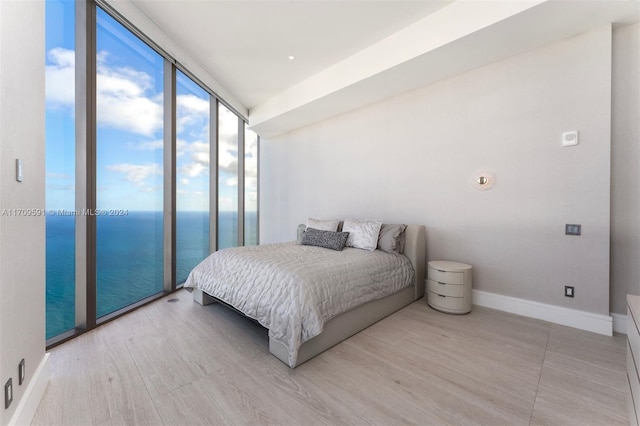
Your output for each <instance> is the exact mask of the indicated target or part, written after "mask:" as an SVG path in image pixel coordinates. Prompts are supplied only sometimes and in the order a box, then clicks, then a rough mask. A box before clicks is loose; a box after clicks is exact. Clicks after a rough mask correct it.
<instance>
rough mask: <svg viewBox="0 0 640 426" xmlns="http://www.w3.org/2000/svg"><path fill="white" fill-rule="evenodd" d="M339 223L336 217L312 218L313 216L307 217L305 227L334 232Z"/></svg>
mask: <svg viewBox="0 0 640 426" xmlns="http://www.w3.org/2000/svg"><path fill="white" fill-rule="evenodd" d="M339 224H340V221H339V220H338V219H336V220H318V219H313V218H311V217H310V218H309V220H307V228H313V229H317V230H319V231H331V232H336V231H337V230H338V225H339Z"/></svg>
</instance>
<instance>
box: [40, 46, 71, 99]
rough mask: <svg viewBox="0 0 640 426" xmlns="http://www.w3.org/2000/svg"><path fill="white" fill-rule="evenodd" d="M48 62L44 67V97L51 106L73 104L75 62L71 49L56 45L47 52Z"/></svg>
mask: <svg viewBox="0 0 640 426" xmlns="http://www.w3.org/2000/svg"><path fill="white" fill-rule="evenodd" d="M47 57H48V59H49V62H51V64H49V65H47V66H46V68H45V75H46V84H45V97H46V101H47V104H49V105H51V106H53V107H71V106H73V105H74V104H75V92H76V90H75V89H76V88H75V63H76V54H75V52H74V51H73V50H68V49H63V48H60V47H56V48H54V49H51V50H50V51H49V53H48V54H47Z"/></svg>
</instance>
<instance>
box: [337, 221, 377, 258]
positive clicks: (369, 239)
mask: <svg viewBox="0 0 640 426" xmlns="http://www.w3.org/2000/svg"><path fill="white" fill-rule="evenodd" d="M381 227H382V220H381V219H364V220H358V219H345V220H344V224H343V225H342V232H348V233H349V239H347V246H348V247H355V248H359V249H364V250H369V251H374V250H375V249H376V247H377V246H378V235H379V234H380V228H381Z"/></svg>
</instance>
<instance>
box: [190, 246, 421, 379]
mask: <svg viewBox="0 0 640 426" xmlns="http://www.w3.org/2000/svg"><path fill="white" fill-rule="evenodd" d="M413 282H414V270H413V267H412V266H411V263H410V262H409V259H407V258H406V257H405V256H403V255H395V254H389V253H385V252H383V251H380V250H375V251H373V252H370V251H365V250H360V249H355V248H349V247H348V248H345V249H344V250H343V251H333V250H329V249H325V248H320V247H313V246H303V245H300V244H298V243H297V242H290V243H280V244H267V245H259V246H247V247H235V248H229V249H224V250H220V251H217V252H215V253H213V254H211V255H210V256H209V257H207V258H206V259H205V260H203V261H202V262H201V263H200V264H199V265H198V266H196V267H195V268H194V269H193V271H191V273H190V274H189V277H188V278H187V281H186V282H185V284H184V286H185V287H186V288H190V287H193V288H198V289H200V290H202V291H204V292H205V293H207V294H209V295H211V296H213V297H215V298H217V299H219V300H221V301H223V302H225V303H227V304H229V305H231V306H233V307H234V308H236V309H238V310H239V311H240V312H242V313H244V314H245V315H246V316H248V317H250V318H253V319H255V320H256V321H258V322H259V323H260V324H262V325H263V326H264V327H266V328H267V329H269V337H270V338H272V339H275V340H277V341H280V342H282V343H284V344H285V345H286V346H287V347H288V349H289V365H290V366H294V365H296V360H297V355H298V349H299V347H300V345H302V343H304V342H306V341H307V340H309V339H312V338H313V337H315V336H317V335H319V334H320V333H322V330H323V327H324V324H325V323H326V322H327V321H329V320H330V319H331V318H333V317H335V316H337V315H339V314H341V313H344V312H347V311H349V310H351V309H353V308H355V307H357V306H360V305H362V304H364V303H366V302H369V301H371V300H375V299H381V298H383V297H386V296H388V295H390V294H393V293H396V292H398V291H400V290H402V289H403V288H406V287H409V286H411V285H413Z"/></svg>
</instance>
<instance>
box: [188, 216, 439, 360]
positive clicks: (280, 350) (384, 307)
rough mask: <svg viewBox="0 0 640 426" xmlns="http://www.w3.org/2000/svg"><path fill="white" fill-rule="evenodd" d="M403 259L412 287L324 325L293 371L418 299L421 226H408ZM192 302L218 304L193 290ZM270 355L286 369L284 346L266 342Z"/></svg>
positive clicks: (422, 252)
mask: <svg viewBox="0 0 640 426" xmlns="http://www.w3.org/2000/svg"><path fill="white" fill-rule="evenodd" d="M404 255H405V256H406V257H407V258H409V261H411V264H412V265H413V269H414V270H415V272H416V274H415V282H414V285H413V286H411V287H407V288H405V289H403V290H400V291H399V292H397V293H394V294H392V295H390V296H387V297H385V298H382V299H378V300H372V301H370V302H367V303H365V304H364V305H361V306H359V307H357V308H354V309H351V310H350V311H347V312H345V313H343V314H340V315H338V316H336V317H334V318H332V319H331V320H330V321H328V322H327V323H326V324H325V325H324V330H323V331H322V334H320V335H318V336H316V337H314V338H313V339H310V340H308V341H306V342H304V343H303V344H302V346H301V347H300V350H299V352H298V360H297V363H296V365H294V366H292V367H294V368H295V367H297V366H298V365H300V364H302V363H303V362H305V361H308V360H309V359H311V358H313V357H314V356H316V355H318V354H320V353H322V352H324V351H326V350H327V349H329V348H330V347H332V346H334V345H337V344H338V343H340V342H342V341H343V340H345V339H347V338H349V337H351V336H353V335H354V334H356V333H358V332H359V331H362V330H364V329H365V328H367V327H369V326H370V325H372V324H374V323H376V322H378V321H380V320H381V319H382V318H384V317H387V316H389V315H391V314H392V313H394V312H396V311H397V310H399V309H401V308H403V307H405V306H407V305H408V304H410V303H412V302H414V301H415V300H417V299H419V298H421V297H422V296H423V295H424V279H425V270H426V230H425V227H424V225H407V229H406V230H405V247H404ZM193 300H194V301H195V302H197V303H199V304H201V305H208V304H211V303H216V302H217V300H216V299H215V298H214V297H212V296H210V295H208V294H206V293H204V292H203V291H202V290H198V289H194V290H193ZM269 352H271V353H272V354H273V355H275V356H276V357H277V358H278V359H279V360H280V361H282V362H284V363H285V364H287V365H289V351H288V348H287V346H286V345H285V344H284V343H282V342H279V341H277V340H273V339H271V338H269Z"/></svg>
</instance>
